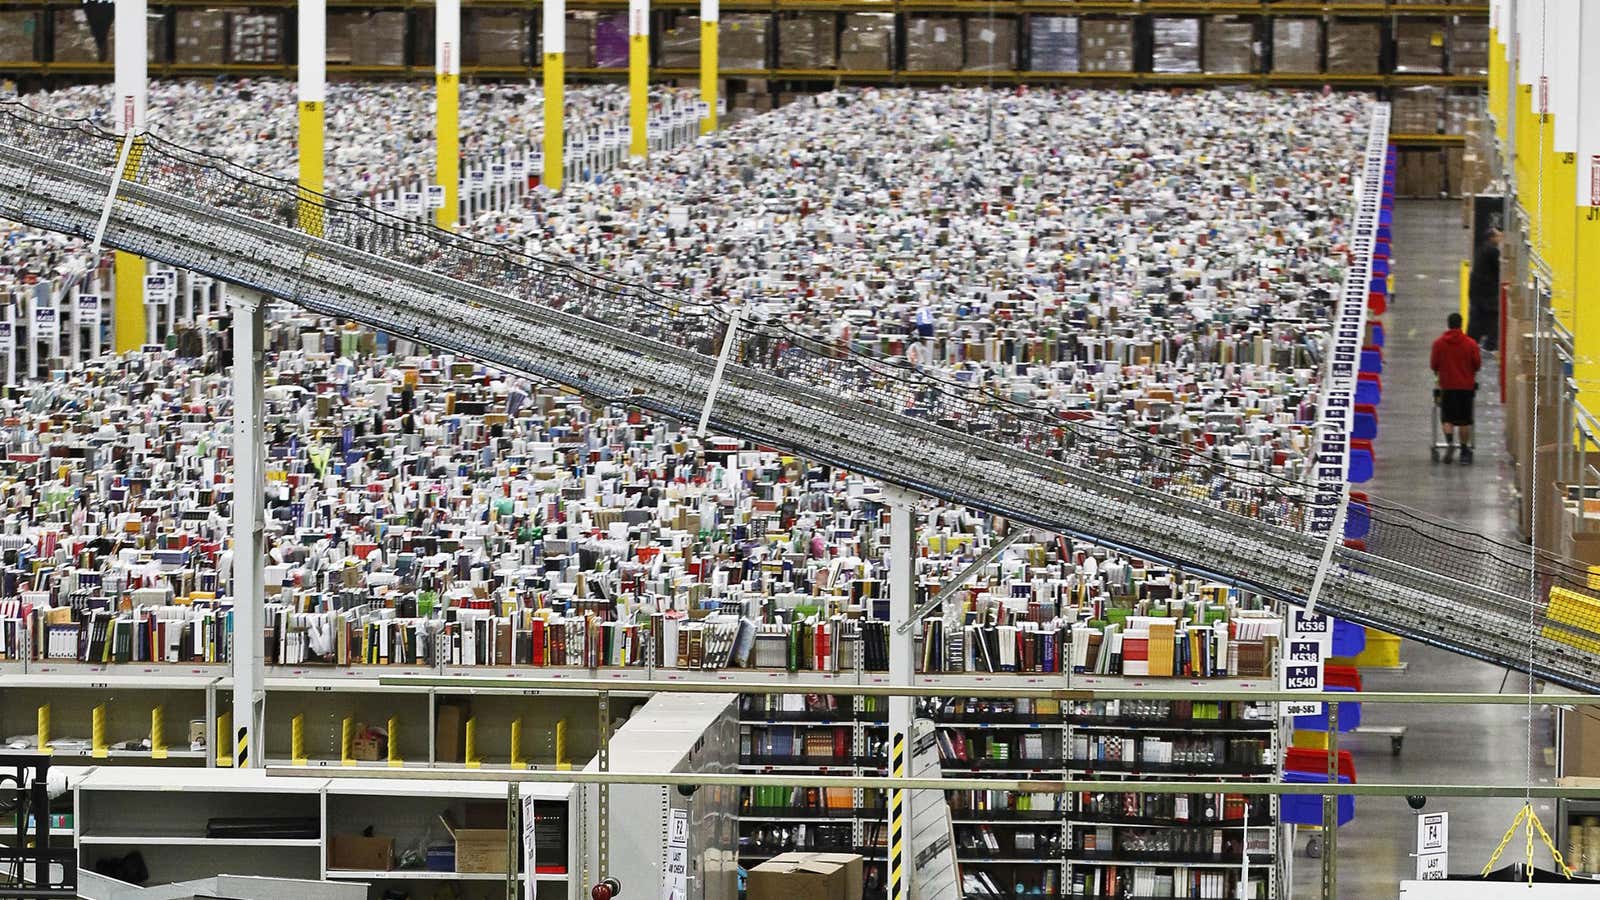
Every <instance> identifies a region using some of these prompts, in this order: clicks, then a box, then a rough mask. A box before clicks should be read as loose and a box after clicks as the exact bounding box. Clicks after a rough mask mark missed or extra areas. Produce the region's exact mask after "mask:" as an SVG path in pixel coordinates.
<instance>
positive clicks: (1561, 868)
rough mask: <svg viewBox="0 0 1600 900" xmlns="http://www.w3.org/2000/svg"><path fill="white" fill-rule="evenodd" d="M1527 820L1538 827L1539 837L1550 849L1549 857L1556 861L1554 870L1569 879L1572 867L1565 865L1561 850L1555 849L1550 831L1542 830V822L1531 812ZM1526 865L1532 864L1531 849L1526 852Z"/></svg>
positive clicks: (1529, 807) (1530, 865) (1570, 878)
mask: <svg viewBox="0 0 1600 900" xmlns="http://www.w3.org/2000/svg"><path fill="white" fill-rule="evenodd" d="M1528 809H1530V810H1532V809H1533V806H1532V805H1531V804H1530V805H1529V806H1528ZM1528 821H1530V822H1532V823H1533V824H1534V825H1535V826H1537V827H1538V829H1539V838H1540V839H1541V840H1543V841H1544V846H1545V848H1546V849H1547V850H1549V851H1550V858H1551V859H1553V860H1555V861H1556V871H1558V872H1560V873H1561V874H1562V875H1565V876H1566V877H1567V880H1568V881H1571V880H1572V867H1571V866H1569V865H1567V861H1566V859H1565V858H1564V857H1562V855H1561V851H1560V850H1557V849H1556V845H1555V842H1554V841H1552V840H1550V832H1548V831H1545V830H1544V823H1543V822H1541V821H1539V817H1538V816H1535V815H1533V814H1532V813H1531V812H1530V813H1529V815H1528ZM1528 865H1529V867H1530V868H1531V867H1532V865H1533V853H1532V851H1529V853H1528Z"/></svg>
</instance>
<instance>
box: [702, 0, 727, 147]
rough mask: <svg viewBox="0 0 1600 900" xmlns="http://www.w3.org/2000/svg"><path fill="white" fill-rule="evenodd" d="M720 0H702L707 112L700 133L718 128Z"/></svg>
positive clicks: (704, 81)
mask: <svg viewBox="0 0 1600 900" xmlns="http://www.w3.org/2000/svg"><path fill="white" fill-rule="evenodd" d="M721 5H722V4H721V3H720V2H719V0H700V102H702V103H704V104H705V105H706V106H705V113H704V114H703V115H702V116H701V117H700V133H701V134H706V133H708V132H712V131H716V130H717V23H718V20H719V19H720V18H721V10H720V9H719V7H720V6H721Z"/></svg>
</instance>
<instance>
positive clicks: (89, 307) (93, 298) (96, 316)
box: [78, 294, 100, 325]
mask: <svg viewBox="0 0 1600 900" xmlns="http://www.w3.org/2000/svg"><path fill="white" fill-rule="evenodd" d="M99 321H100V295H99V294H79V295H78V324H80V325H89V324H93V323H96V322H99Z"/></svg>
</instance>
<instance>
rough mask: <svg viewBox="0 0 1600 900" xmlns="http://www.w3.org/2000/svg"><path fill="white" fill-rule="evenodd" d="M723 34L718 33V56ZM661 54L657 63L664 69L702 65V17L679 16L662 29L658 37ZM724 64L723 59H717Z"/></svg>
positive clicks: (689, 67) (690, 67) (694, 67)
mask: <svg viewBox="0 0 1600 900" xmlns="http://www.w3.org/2000/svg"><path fill="white" fill-rule="evenodd" d="M720 40H721V35H720V31H719V34H718V41H719V43H718V48H717V50H718V56H719V57H721V56H722V52H721V49H722V48H721V44H720ZM656 42H657V43H656V46H657V48H658V49H659V55H658V56H657V58H656V65H658V66H660V67H661V68H663V69H696V68H699V66H700V17H699V16H678V17H677V18H676V19H674V20H673V22H672V24H671V25H670V26H668V27H666V28H663V29H661V32H660V34H659V35H658V36H657V37H656ZM717 65H718V66H721V65H722V60H721V59H720V58H719V59H718V60H717Z"/></svg>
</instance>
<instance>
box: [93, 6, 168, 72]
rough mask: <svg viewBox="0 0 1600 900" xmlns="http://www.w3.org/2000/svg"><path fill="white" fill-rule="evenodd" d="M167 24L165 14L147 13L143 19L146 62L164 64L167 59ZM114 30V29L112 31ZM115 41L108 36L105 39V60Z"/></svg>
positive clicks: (108, 57) (108, 56)
mask: <svg viewBox="0 0 1600 900" xmlns="http://www.w3.org/2000/svg"><path fill="white" fill-rule="evenodd" d="M168 28H169V24H168V21H167V16H166V14H165V13H160V12H149V13H146V14H145V17H144V41H145V43H144V46H145V59H146V60H147V61H148V62H152V63H158V64H165V63H167V62H169V61H170V60H168V59H167V43H168V41H167V30H168ZM113 30H114V29H113ZM115 45H116V41H115V40H113V39H111V37H110V36H108V37H107V39H106V58H107V59H111V58H112V54H111V48H112V47H113V46H115Z"/></svg>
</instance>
